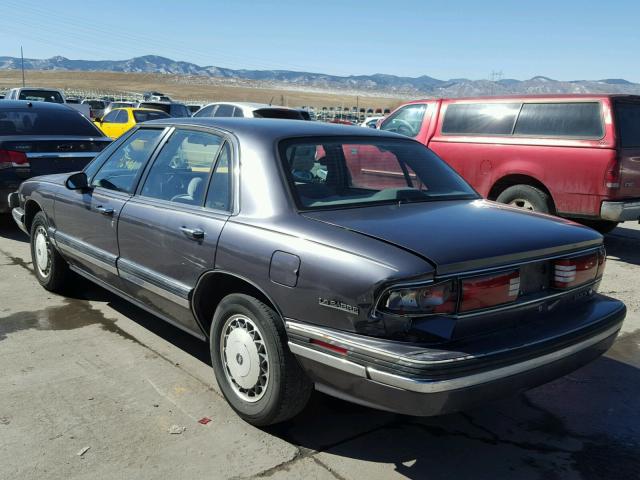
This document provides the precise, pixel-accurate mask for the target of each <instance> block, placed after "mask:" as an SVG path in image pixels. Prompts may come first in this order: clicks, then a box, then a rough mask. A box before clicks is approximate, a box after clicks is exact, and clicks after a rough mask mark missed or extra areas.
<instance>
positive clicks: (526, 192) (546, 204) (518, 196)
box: [496, 185, 552, 213]
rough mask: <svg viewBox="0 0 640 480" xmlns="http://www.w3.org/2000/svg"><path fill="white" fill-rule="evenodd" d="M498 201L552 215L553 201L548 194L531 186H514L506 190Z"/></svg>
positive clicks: (499, 196)
mask: <svg viewBox="0 0 640 480" xmlns="http://www.w3.org/2000/svg"><path fill="white" fill-rule="evenodd" d="M496 201H498V202H500V203H506V204H507V205H512V206H514V207H519V208H523V209H524V210H530V211H532V212H540V213H551V210H552V209H551V206H550V205H551V199H550V198H549V195H547V193H545V192H543V191H542V190H540V189H539V188H536V187H533V186H531V185H513V186H511V187H509V188H507V189H505V190H504V191H503V192H502V193H500V195H498V198H496Z"/></svg>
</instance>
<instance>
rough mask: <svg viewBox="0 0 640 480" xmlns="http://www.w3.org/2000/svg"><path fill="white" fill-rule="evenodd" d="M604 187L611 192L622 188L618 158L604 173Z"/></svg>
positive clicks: (612, 161)
mask: <svg viewBox="0 0 640 480" xmlns="http://www.w3.org/2000/svg"><path fill="white" fill-rule="evenodd" d="M604 186H605V187H607V188H608V189H611V190H615V189H617V188H620V161H619V159H618V158H614V159H613V160H611V162H609V165H607V170H606V171H605V173H604Z"/></svg>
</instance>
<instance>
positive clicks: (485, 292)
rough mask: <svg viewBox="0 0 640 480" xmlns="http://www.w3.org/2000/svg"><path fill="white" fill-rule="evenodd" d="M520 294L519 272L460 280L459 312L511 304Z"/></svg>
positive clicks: (513, 271) (512, 271)
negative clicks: (460, 297) (460, 298)
mask: <svg viewBox="0 0 640 480" xmlns="http://www.w3.org/2000/svg"><path fill="white" fill-rule="evenodd" d="M519 294H520V271H519V270H511V271H508V272H503V273H497V274H492V275H484V276H482V277H475V278H467V279H464V280H462V301H461V303H460V311H461V312H468V311H470V310H479V309H482V308H490V307H495V306H497V305H501V304H504V303H511V302H514V301H516V300H517V299H518V295H519Z"/></svg>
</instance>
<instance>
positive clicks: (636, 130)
mask: <svg viewBox="0 0 640 480" xmlns="http://www.w3.org/2000/svg"><path fill="white" fill-rule="evenodd" d="M615 117H616V123H617V132H618V145H619V150H618V151H619V165H618V167H619V172H620V174H619V180H618V182H617V183H618V184H619V187H618V189H617V190H611V191H612V193H614V195H615V196H616V197H618V198H640V102H617V103H616V104H615Z"/></svg>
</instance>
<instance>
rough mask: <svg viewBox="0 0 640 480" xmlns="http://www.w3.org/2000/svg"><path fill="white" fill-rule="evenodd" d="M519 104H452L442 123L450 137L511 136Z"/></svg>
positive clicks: (443, 131)
mask: <svg viewBox="0 0 640 480" xmlns="http://www.w3.org/2000/svg"><path fill="white" fill-rule="evenodd" d="M519 111H520V104H519V103H452V104H449V106H448V107H447V111H446V113H445V116H444V120H443V122H442V133H444V134H450V135H511V132H512V131H513V124H514V122H515V121H516V116H517V115H518V112H519Z"/></svg>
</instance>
